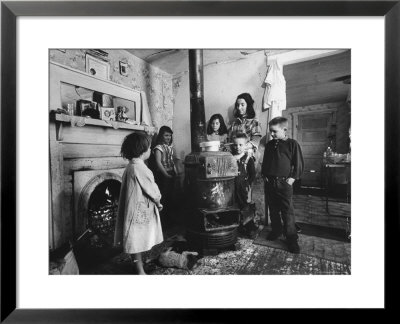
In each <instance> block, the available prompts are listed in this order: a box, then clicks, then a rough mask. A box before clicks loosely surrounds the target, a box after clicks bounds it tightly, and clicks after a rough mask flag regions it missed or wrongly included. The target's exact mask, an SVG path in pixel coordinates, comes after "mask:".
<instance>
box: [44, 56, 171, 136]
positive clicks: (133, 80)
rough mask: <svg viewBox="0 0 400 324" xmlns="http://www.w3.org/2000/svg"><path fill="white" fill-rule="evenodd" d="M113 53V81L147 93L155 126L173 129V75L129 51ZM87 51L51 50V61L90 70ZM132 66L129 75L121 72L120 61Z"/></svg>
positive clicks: (111, 72) (129, 66)
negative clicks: (87, 63)
mask: <svg viewBox="0 0 400 324" xmlns="http://www.w3.org/2000/svg"><path fill="white" fill-rule="evenodd" d="M104 51H105V52H107V53H108V54H109V56H108V58H109V63H110V81H113V82H115V83H118V84H122V85H124V86H127V87H130V88H133V89H135V90H139V91H144V92H145V93H146V96H147V100H148V105H149V109H150V114H151V119H152V122H153V126H156V127H158V128H160V127H161V126H163V125H167V126H169V127H172V124H173V95H172V76H171V75H170V74H168V73H166V72H164V71H162V70H160V69H158V68H157V67H154V66H152V65H150V64H148V63H146V62H145V61H143V60H142V59H140V58H138V57H136V56H134V55H132V54H130V53H129V52H127V51H125V50H104ZM85 56H86V52H85V50H84V49H66V50H62V51H60V50H55V49H53V50H50V60H51V61H54V62H57V63H60V64H63V65H65V66H69V67H71V68H74V69H77V70H80V71H86V66H85ZM120 61H122V62H125V63H128V75H127V76H124V75H121V74H120V73H119V62H120Z"/></svg>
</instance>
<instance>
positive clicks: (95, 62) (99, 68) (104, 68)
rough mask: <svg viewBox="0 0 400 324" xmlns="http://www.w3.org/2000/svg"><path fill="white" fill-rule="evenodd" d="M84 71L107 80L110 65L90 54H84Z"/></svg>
mask: <svg viewBox="0 0 400 324" xmlns="http://www.w3.org/2000/svg"><path fill="white" fill-rule="evenodd" d="M86 73H88V74H90V75H92V76H94V77H95V78H99V79H104V80H109V78H110V65H109V64H108V63H107V62H105V61H102V60H100V59H98V58H95V57H94V56H92V55H89V54H86Z"/></svg>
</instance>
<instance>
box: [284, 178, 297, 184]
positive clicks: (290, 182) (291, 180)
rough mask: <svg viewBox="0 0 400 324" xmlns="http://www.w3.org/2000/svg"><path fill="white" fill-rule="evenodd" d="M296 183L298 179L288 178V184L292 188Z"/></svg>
mask: <svg viewBox="0 0 400 324" xmlns="http://www.w3.org/2000/svg"><path fill="white" fill-rule="evenodd" d="M295 181H296V179H293V178H287V179H286V182H287V183H288V184H290V185H291V186H292V185H293V183H294V182H295Z"/></svg>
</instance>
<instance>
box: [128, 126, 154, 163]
mask: <svg viewBox="0 0 400 324" xmlns="http://www.w3.org/2000/svg"><path fill="white" fill-rule="evenodd" d="M150 143H151V141H150V137H149V136H147V135H146V134H141V133H132V134H129V135H128V136H126V137H125V139H124V141H123V143H122V146H121V156H122V157H123V158H125V159H128V160H131V159H133V158H138V157H139V156H141V155H142V154H143V153H144V152H147V150H148V149H149V147H150Z"/></svg>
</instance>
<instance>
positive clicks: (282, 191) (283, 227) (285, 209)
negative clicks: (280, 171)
mask: <svg viewBox="0 0 400 324" xmlns="http://www.w3.org/2000/svg"><path fill="white" fill-rule="evenodd" d="M265 194H266V196H267V197H266V198H267V200H268V204H269V211H270V219H271V228H272V232H274V233H277V234H281V233H283V234H284V235H285V236H286V238H287V239H288V240H297V238H298V235H297V230H296V225H295V219H294V210H293V202H292V197H293V186H291V185H290V184H288V183H287V182H286V178H284V177H267V180H266V181H265ZM281 217H282V220H281ZM282 221H283V224H282Z"/></svg>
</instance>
